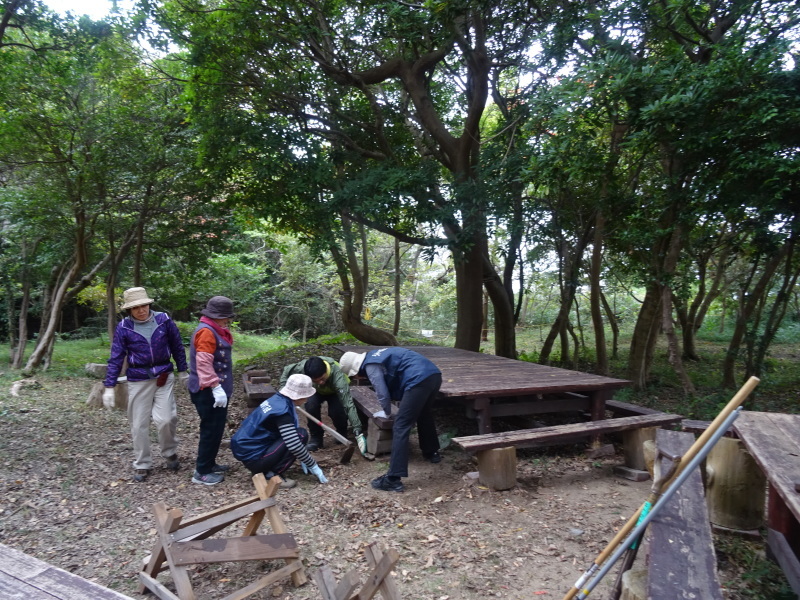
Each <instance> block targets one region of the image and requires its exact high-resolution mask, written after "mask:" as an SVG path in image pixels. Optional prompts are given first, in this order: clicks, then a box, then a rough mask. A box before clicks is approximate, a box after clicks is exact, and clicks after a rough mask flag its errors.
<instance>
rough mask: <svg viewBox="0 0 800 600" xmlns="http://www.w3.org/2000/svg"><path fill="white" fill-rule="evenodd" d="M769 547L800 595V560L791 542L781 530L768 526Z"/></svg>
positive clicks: (793, 587) (787, 578)
mask: <svg viewBox="0 0 800 600" xmlns="http://www.w3.org/2000/svg"><path fill="white" fill-rule="evenodd" d="M767 547H768V548H769V553H770V555H771V556H772V557H773V558H774V559H775V562H777V563H778V565H780V567H781V570H782V571H783V573H784V575H786V581H788V582H789V585H790V586H791V588H792V590H793V591H794V593H795V594H797V595H798V597H800V560H798V559H797V556H796V555H795V553H794V551H793V550H792V548H791V546H790V545H789V542H788V541H787V540H786V538H785V537H784V535H783V534H782V533H781V532H779V531H775V530H774V529H769V528H767Z"/></svg>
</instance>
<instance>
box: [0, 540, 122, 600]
mask: <svg viewBox="0 0 800 600" xmlns="http://www.w3.org/2000/svg"><path fill="white" fill-rule="evenodd" d="M0 598H3V599H4V600H5V599H8V600H17V598H19V599H24V600H53V599H58V600H86V599H87V598H92V599H93V600H94V599H95V598H96V599H97V600H131V598H130V597H129V596H125V595H124V594H120V593H119V592H115V591H114V590H111V589H108V588H106V587H103V586H102V585H99V584H97V583H94V582H92V581H89V580H87V579H84V578H83V577H80V576H79V575H75V574H73V573H70V572H69V571H65V570H64V569H60V568H58V567H56V566H53V565H50V564H48V563H46V562H44V561H42V560H39V559H38V558H35V557H33V556H30V555H28V554H25V553H24V552H20V551H19V550H16V549H14V548H11V547H10V546H5V545H3V544H0Z"/></svg>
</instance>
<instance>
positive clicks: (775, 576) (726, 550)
mask: <svg viewBox="0 0 800 600" xmlns="http://www.w3.org/2000/svg"><path fill="white" fill-rule="evenodd" d="M714 546H715V548H716V551H717V562H718V563H728V565H729V568H730V569H731V570H733V571H734V572H735V573H736V574H737V576H738V577H740V578H741V579H742V581H743V585H742V584H741V583H739V582H736V583H734V582H728V581H722V582H721V583H722V585H723V586H725V587H736V589H737V591H738V594H739V595H738V597H739V598H743V599H748V600H792V599H793V598H796V597H797V596H796V595H795V593H794V592H793V591H792V589H791V588H790V587H789V585H788V583H787V582H786V577H785V576H784V575H783V573H782V572H781V569H780V567H779V566H778V564H777V563H776V562H775V561H772V560H769V559H768V558H767V557H766V556H765V554H764V553H763V551H762V550H761V549H760V544H756V543H754V542H752V541H750V540H747V539H745V538H742V537H739V536H736V535H727V534H716V535H715V536H714Z"/></svg>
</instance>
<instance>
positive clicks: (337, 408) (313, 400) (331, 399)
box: [303, 394, 347, 442]
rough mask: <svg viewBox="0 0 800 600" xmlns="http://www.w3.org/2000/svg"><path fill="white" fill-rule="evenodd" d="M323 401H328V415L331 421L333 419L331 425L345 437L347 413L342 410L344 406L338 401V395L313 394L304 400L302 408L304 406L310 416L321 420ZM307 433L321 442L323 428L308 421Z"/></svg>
mask: <svg viewBox="0 0 800 600" xmlns="http://www.w3.org/2000/svg"><path fill="white" fill-rule="evenodd" d="M323 402H327V403H328V416H329V417H330V418H331V421H333V426H334V427H335V428H336V431H338V432H339V433H341V434H342V435H343V436H345V437H347V413H346V412H345V411H344V406H342V403H341V402H340V401H339V396H337V395H335V394H334V395H331V396H320V395H319V394H314V395H313V396H311V397H310V398H309V399H308V400H306V403H305V405H304V406H303V408H305V409H306V412H307V413H308V414H310V415H311V416H312V417H315V418H316V419H318V420H320V421H321V420H322V403H323ZM308 433H309V435H310V436H311V437H312V438H314V439H315V440H317V441H319V442H322V434H323V433H324V430H323V429H322V427H320V426H319V425H317V424H316V423H312V422H311V421H308Z"/></svg>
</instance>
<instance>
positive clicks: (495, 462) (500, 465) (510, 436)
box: [452, 413, 682, 490]
mask: <svg viewBox="0 0 800 600" xmlns="http://www.w3.org/2000/svg"><path fill="white" fill-rule="evenodd" d="M681 419H682V417H681V416H680V415H672V414H667V413H657V414H652V415H638V416H633V417H620V418H618V419H604V420H601V421H588V422H583V423H570V424H568V425H555V426H552V427H539V428H536V429H520V430H517V431H507V432H502V433H486V434H482V435H471V436H465V437H455V438H453V439H452V442H453V443H454V444H456V445H458V446H460V447H461V448H463V449H464V450H466V451H467V452H469V453H470V454H475V455H476V456H477V458H478V476H479V480H480V481H481V483H484V484H486V485H488V486H490V487H493V488H494V489H498V490H500V489H509V488H511V487H513V486H514V485H516V465H517V462H516V448H538V447H543V446H552V445H555V444H566V443H571V442H576V441H578V440H582V439H585V438H590V437H593V436H597V435H602V434H606V433H614V432H619V431H628V430H636V429H641V428H643V427H664V426H667V425H673V424H675V423H678V422H680V420H681Z"/></svg>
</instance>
